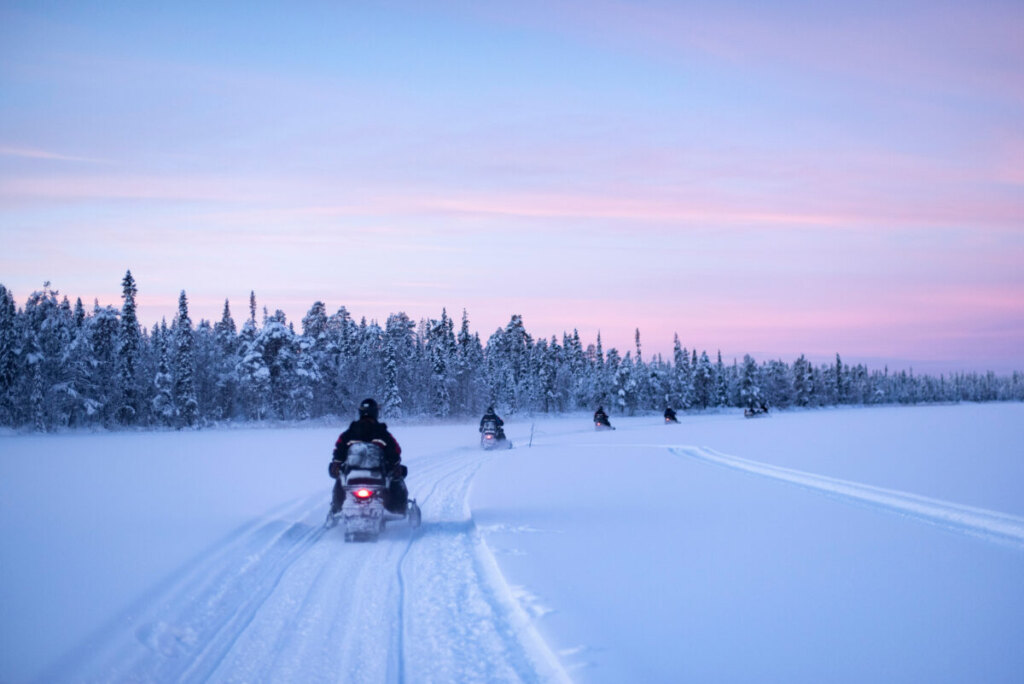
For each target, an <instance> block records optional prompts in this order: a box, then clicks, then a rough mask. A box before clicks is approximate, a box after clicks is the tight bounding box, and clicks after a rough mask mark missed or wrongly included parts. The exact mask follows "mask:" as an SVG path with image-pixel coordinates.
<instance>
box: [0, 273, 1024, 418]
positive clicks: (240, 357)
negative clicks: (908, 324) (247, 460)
mask: <svg viewBox="0 0 1024 684" xmlns="http://www.w3.org/2000/svg"><path fill="white" fill-rule="evenodd" d="M121 284H122V300H123V303H122V305H121V307H120V308H116V307H113V306H100V305H99V303H98V302H97V303H95V304H94V306H93V307H92V310H91V311H86V309H85V307H84V306H83V305H82V301H81V299H80V298H79V299H78V300H77V301H76V302H75V304H74V305H72V304H71V303H70V301H69V300H68V298H67V297H66V296H65V297H60V294H59V292H57V291H55V290H53V289H51V288H50V284H49V283H46V284H45V285H44V287H43V289H42V290H38V291H36V292H33V293H32V294H31V295H30V296H29V297H28V300H27V301H26V302H25V305H24V306H23V307H21V308H18V307H17V306H16V304H15V301H14V297H13V295H12V293H11V292H9V291H8V290H7V288H6V287H4V286H3V285H0V425H4V426H8V427H13V428H20V429H34V430H38V431H50V430H56V429H61V428H78V427H103V428H115V427H122V426H123V427H133V426H134V427H155V426H166V427H179V428H181V427H195V426H201V425H210V424H217V423H224V422H244V421H262V420H306V419H311V418H321V417H333V416H337V417H340V418H347V417H349V416H351V415H352V414H353V413H354V412H355V409H356V406H357V405H358V403H359V402H360V401H361V400H362V399H363V398H365V397H368V396H373V397H377V398H378V401H379V402H380V404H381V413H382V415H383V417H384V418H386V419H388V420H399V419H402V418H404V417H418V416H435V417H437V418H447V417H467V416H477V415H479V414H481V413H482V412H483V410H484V409H485V408H486V407H487V406H489V405H493V406H495V407H496V408H497V409H498V410H499V411H500V412H505V413H508V414H516V413H560V412H565V411H574V410H580V409H586V410H593V409H594V408H596V407H597V406H598V405H601V406H604V407H605V409H606V410H608V411H609V412H612V413H618V414H627V415H632V414H635V413H638V412H645V411H661V410H663V409H664V408H665V407H666V406H672V407H674V408H676V409H684V410H686V409H694V410H700V409H710V408H716V407H762V406H771V407H778V408H787V407H794V406H799V407H816V406H833V405H871V404H893V403H900V404H917V403H931V402H956V401H1004V400H1016V401H1021V400H1024V373H1020V372H1014V373H1013V374H1012V375H1009V376H997V375H996V374H994V373H991V372H988V373H956V374H952V375H949V376H945V375H940V376H939V377H933V376H929V375H915V374H914V373H913V372H907V371H900V372H894V373H890V372H888V370H887V369H885V370H882V371H878V370H871V371H869V370H868V369H867V368H866V367H865V366H863V365H861V364H857V365H849V364H844V363H843V361H842V359H841V358H840V356H839V355H838V354H837V355H836V359H835V362H834V363H827V364H819V365H815V364H812V363H811V362H809V361H808V360H807V359H806V358H805V357H804V356H803V355H801V356H800V357H798V358H797V359H796V360H795V361H793V362H792V363H786V362H784V361H782V360H771V361H766V362H761V363H758V362H757V361H755V360H754V359H753V358H752V357H751V356H750V355H746V356H744V358H743V359H742V360H741V361H738V360H733V361H732V363H729V364H726V363H724V362H723V360H722V355H721V353H720V352H719V353H718V354H717V355H716V358H715V359H714V360H712V359H711V357H710V356H709V355H708V353H707V352H706V351H701V352H700V353H699V354H698V352H697V350H696V349H695V348H694V349H692V350H690V349H687V348H685V347H683V346H681V344H680V341H679V337H678V335H676V337H675V340H674V347H673V354H672V358H671V359H665V358H663V357H662V356H661V355H660V354H659V355H655V356H653V357H652V358H649V359H647V358H645V357H644V355H643V352H642V347H641V342H640V331H639V330H637V331H636V338H635V348H634V349H631V350H627V351H626V352H625V354H622V353H620V352H619V351H618V350H617V349H615V348H610V349H608V350H605V349H603V347H602V344H601V336H600V334H598V336H597V340H596V341H595V342H594V343H592V344H587V345H586V346H585V347H584V346H583V343H582V342H581V341H580V337H579V334H578V333H577V332H576V331H575V330H574V331H573V332H572V333H571V334H569V333H563V334H562V336H561V339H560V340H559V339H558V337H557V336H552V337H551V339H546V338H534V337H533V336H532V335H530V334H529V333H528V332H527V330H526V328H525V326H524V325H523V321H522V317H521V316H519V315H513V316H511V319H510V320H509V322H508V324H507V325H506V326H505V327H504V328H501V329H498V330H495V332H494V333H493V334H492V335H491V336H490V337H489V338H488V339H487V341H486V344H485V343H484V342H483V341H482V340H481V339H480V336H479V334H478V333H476V332H471V331H470V328H469V319H468V316H467V314H466V312H465V311H463V312H462V318H461V322H460V324H459V326H458V329H457V330H456V324H455V321H454V320H453V319H452V318H451V317H450V316H449V315H448V313H447V311H446V310H442V312H441V317H440V318H438V319H421V320H419V321H413V320H411V319H410V318H409V317H408V316H407V315H405V314H404V313H395V314H391V315H389V316H388V318H387V320H386V321H385V323H384V325H383V326H382V325H380V324H379V323H378V322H377V321H369V322H368V321H367V320H366V319H365V318H363V319H361V320H360V321H359V322H356V321H355V320H354V319H353V317H352V316H351V314H350V313H349V312H348V310H347V309H345V307H341V308H339V309H338V310H337V311H336V312H334V313H332V314H328V312H327V308H326V306H325V305H324V304H323V302H319V301H318V302H314V303H313V305H312V307H311V308H310V309H309V311H308V312H307V313H306V315H305V316H304V317H303V319H302V321H301V331H297V330H296V329H295V325H294V323H292V322H290V321H288V320H287V319H286V317H285V315H284V313H283V312H281V311H275V312H274V313H273V314H269V313H268V312H267V310H266V309H263V311H262V316H260V319H259V321H258V320H257V305H256V297H255V294H250V297H249V307H248V316H247V317H246V318H245V319H244V321H243V322H242V324H241V327H240V328H239V326H238V325H237V324H236V322H235V319H234V317H233V315H232V313H231V308H230V305H229V303H228V302H227V301H225V302H224V311H223V314H222V316H221V319H220V320H219V321H217V322H213V323H211V322H210V321H207V320H201V321H199V323H198V324H193V322H192V320H191V317H190V316H189V311H188V298H187V297H186V294H185V292H184V291H183V292H182V293H181V296H180V297H179V301H178V312H177V315H176V316H175V317H174V320H173V321H171V323H170V324H168V323H167V322H166V320H164V321H161V322H160V323H159V324H157V325H154V326H153V327H152V328H151V329H149V330H147V329H146V328H144V327H143V326H141V325H140V323H139V320H138V317H137V314H136V301H135V298H136V295H137V294H138V292H137V287H136V283H135V280H134V278H133V277H132V274H131V271H128V272H127V273H126V274H125V276H124V279H123V280H122V283H121Z"/></svg>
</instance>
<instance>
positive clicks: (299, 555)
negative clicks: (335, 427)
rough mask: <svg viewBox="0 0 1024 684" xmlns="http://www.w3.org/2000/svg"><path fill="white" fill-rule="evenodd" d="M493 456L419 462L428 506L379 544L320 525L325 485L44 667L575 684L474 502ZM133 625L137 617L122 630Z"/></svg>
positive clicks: (122, 677)
mask: <svg viewBox="0 0 1024 684" xmlns="http://www.w3.org/2000/svg"><path fill="white" fill-rule="evenodd" d="M486 458H487V457H486V456H485V455H483V454H481V452H480V451H479V450H478V449H475V448H463V449H458V450H451V451H446V452H441V453H439V454H434V455H428V456H423V457H420V458H419V459H417V461H416V463H417V465H416V466H415V468H414V470H413V472H412V474H411V476H410V480H409V484H410V488H411V490H412V491H411V495H412V496H413V497H416V498H418V500H419V503H420V506H421V508H422V510H423V524H422V527H421V528H420V529H419V530H416V531H414V530H412V529H410V528H409V527H408V525H407V524H406V523H404V522H395V523H391V524H390V525H389V527H388V528H387V529H386V530H385V532H384V534H382V536H381V538H380V540H379V542H377V543H346V542H345V541H344V534H343V530H342V528H341V526H338V527H334V528H330V529H326V528H324V527H323V525H322V522H323V516H324V514H325V512H326V508H327V505H328V502H329V490H326V488H325V492H324V493H323V494H321V495H317V496H315V497H311V498H308V499H306V500H302V501H298V502H294V503H293V504H291V505H289V506H288V507H286V508H283V509H281V510H279V511H276V512H275V513H273V514H271V515H269V516H268V517H267V518H265V519H263V520H260V521H257V522H255V523H253V524H252V525H250V526H249V527H248V528H246V529H243V530H241V531H239V532H238V533H236V534H235V535H234V536H233V537H231V538H230V539H228V540H225V542H224V544H223V545H221V546H220V547H218V548H217V549H215V550H214V551H212V552H210V553H208V554H205V555H204V556H202V557H201V558H199V559H198V560H197V561H195V562H194V563H192V564H191V565H190V566H189V567H187V568H185V569H183V570H181V571H180V572H179V573H178V575H177V576H175V577H173V578H171V579H170V580H169V581H168V582H165V583H164V585H163V587H162V588H161V589H160V590H158V591H155V592H153V594H152V595H151V596H149V597H147V598H146V599H144V600H142V601H140V603H139V604H138V605H137V606H136V607H135V608H133V609H132V610H130V611H129V612H128V613H129V614H127V615H125V616H122V618H121V619H119V620H116V621H115V623H114V624H112V625H110V626H108V627H107V628H105V629H104V630H103V631H102V632H101V633H100V634H99V635H98V636H97V637H96V638H94V639H93V640H91V641H90V643H89V644H88V645H87V646H86V647H85V648H83V649H81V650H80V652H79V653H80V655H79V656H78V658H77V659H74V660H73V661H72V662H65V663H64V664H63V665H62V666H61V667H60V668H58V669H57V670H56V671H54V672H52V673H50V674H51V675H52V676H53V677H55V678H58V679H59V678H62V677H66V676H69V675H74V678H76V679H86V680H89V681H140V682H141V681H154V682H157V681H159V682H163V681H184V682H193V681H194V682H199V681H214V682H255V681H324V682H329V681H346V682H353V681H356V682H358V681H366V682H405V681H415V682H433V681H437V682H448V681H521V682H549V681H568V677H567V676H566V675H565V673H564V671H563V670H562V669H561V666H560V664H559V663H558V660H557V658H555V656H554V655H552V654H551V652H550V651H549V650H548V649H547V647H546V645H545V644H544V642H543V641H542V640H541V639H540V637H539V636H538V635H537V633H536V631H535V630H534V628H533V626H532V624H531V623H530V621H529V619H528V618H527V617H526V615H525V614H524V613H523V611H522V610H521V609H520V608H519V606H518V604H517V603H516V601H515V600H514V598H513V597H512V593H511V591H510V590H509V588H508V586H506V585H505V582H504V579H503V578H502V576H501V574H500V572H499V571H498V569H497V565H496V563H495V562H494V559H493V558H492V557H491V555H490V552H489V551H488V550H487V548H486V546H485V545H484V544H483V542H482V539H481V536H480V534H479V532H478V531H477V530H476V525H475V523H474V521H473V519H472V516H471V514H470V512H469V506H468V495H469V487H470V483H471V481H472V479H473V476H474V475H475V474H476V472H477V470H478V469H479V467H480V465H481V463H483V462H484V459H486ZM126 625H129V626H130V628H129V629H126Z"/></svg>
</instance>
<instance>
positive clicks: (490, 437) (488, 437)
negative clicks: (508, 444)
mask: <svg viewBox="0 0 1024 684" xmlns="http://www.w3.org/2000/svg"><path fill="white" fill-rule="evenodd" d="M484 438H485V439H494V435H484Z"/></svg>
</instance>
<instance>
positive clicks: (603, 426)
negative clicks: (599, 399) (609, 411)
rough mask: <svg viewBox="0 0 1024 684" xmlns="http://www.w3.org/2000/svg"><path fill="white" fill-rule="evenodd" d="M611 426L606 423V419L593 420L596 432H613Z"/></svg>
mask: <svg viewBox="0 0 1024 684" xmlns="http://www.w3.org/2000/svg"><path fill="white" fill-rule="evenodd" d="M614 429H615V428H613V427H612V424H611V423H610V422H608V419H607V418H595V419H594V430H596V431H597V432H603V431H604V430H614Z"/></svg>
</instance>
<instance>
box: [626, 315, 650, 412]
mask: <svg viewBox="0 0 1024 684" xmlns="http://www.w3.org/2000/svg"><path fill="white" fill-rule="evenodd" d="M633 339H634V344H635V346H636V356H635V357H634V359H633V366H632V368H631V369H630V384H631V385H632V388H633V407H632V409H631V411H630V415H632V414H633V413H635V412H636V411H637V410H638V409H639V410H644V409H649V408H653V406H652V400H651V388H650V386H649V385H650V382H649V381H650V370H649V368H648V365H647V364H646V363H644V357H643V350H642V348H641V345H640V328H637V329H636V333H635V335H634V338H633Z"/></svg>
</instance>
